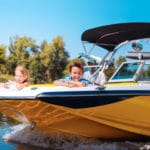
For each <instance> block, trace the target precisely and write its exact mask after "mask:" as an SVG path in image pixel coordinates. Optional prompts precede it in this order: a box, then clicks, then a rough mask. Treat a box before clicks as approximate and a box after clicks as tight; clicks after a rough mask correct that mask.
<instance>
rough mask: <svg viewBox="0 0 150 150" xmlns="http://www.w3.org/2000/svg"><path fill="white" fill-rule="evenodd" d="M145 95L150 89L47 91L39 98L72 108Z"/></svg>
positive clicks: (149, 93) (148, 93) (38, 97)
mask: <svg viewBox="0 0 150 150" xmlns="http://www.w3.org/2000/svg"><path fill="white" fill-rule="evenodd" d="M143 95H145V96H148V95H150V90H144V91H143V90H110V91H105V90H102V91H70V92H68V91H67V92H45V93H42V94H39V95H38V96H37V99H40V100H42V101H44V102H47V103H51V104H56V105H61V106H65V107H70V108H88V107H94V106H100V105H106V104H110V103H114V102H118V101H122V100H127V99H128V98H131V97H135V96H143Z"/></svg>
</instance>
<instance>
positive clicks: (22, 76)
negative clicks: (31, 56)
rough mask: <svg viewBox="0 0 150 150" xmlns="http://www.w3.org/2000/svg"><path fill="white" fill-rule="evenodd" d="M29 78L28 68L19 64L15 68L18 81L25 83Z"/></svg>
mask: <svg viewBox="0 0 150 150" xmlns="http://www.w3.org/2000/svg"><path fill="white" fill-rule="evenodd" d="M27 80H28V70H27V69H26V68H24V67H21V66H18V67H17V68H16V70H15V81H16V83H20V84H21V83H24V82H25V81H27Z"/></svg>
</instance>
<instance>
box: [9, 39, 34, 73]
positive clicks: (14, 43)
mask: <svg viewBox="0 0 150 150" xmlns="http://www.w3.org/2000/svg"><path fill="white" fill-rule="evenodd" d="M8 50H9V53H10V54H9V56H8V62H7V64H8V67H9V68H10V70H9V73H11V74H13V72H14V69H15V67H16V66H17V65H23V66H25V67H27V66H28V65H29V57H30V55H32V53H35V52H36V45H35V41H34V40H32V39H31V38H28V37H18V36H16V37H15V38H14V39H12V38H10V45H9V47H8Z"/></svg>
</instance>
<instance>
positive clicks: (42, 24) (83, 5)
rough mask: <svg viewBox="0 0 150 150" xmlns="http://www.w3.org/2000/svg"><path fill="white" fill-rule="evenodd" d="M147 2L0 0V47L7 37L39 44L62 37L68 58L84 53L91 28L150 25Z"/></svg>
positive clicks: (148, 4) (140, 0) (114, 0)
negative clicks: (84, 39)
mask: <svg viewBox="0 0 150 150" xmlns="http://www.w3.org/2000/svg"><path fill="white" fill-rule="evenodd" d="M149 7H150V1H149V0H0V45H1V44H2V45H5V46H8V44H9V40H10V37H15V36H16V35H18V36H20V37H22V36H26V37H31V38H32V39H34V40H36V41H37V44H41V43H42V41H43V40H46V41H47V42H48V43H51V42H52V40H53V39H54V38H55V37H57V36H62V38H63V41H64V43H65V49H66V50H67V51H68V52H69V55H70V58H76V57H78V55H79V53H80V52H82V51H83V46H82V42H81V35H82V33H83V32H84V31H85V30H87V29H90V28H94V27H98V26H103V25H108V24H115V23H123V22H150V8H149Z"/></svg>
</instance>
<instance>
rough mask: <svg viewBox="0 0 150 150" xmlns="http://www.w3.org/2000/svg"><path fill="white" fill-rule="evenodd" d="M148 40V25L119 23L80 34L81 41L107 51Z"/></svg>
mask: <svg viewBox="0 0 150 150" xmlns="http://www.w3.org/2000/svg"><path fill="white" fill-rule="evenodd" d="M143 38H150V22H149V23H121V24H112V25H106V26H101V27H96V28H92V29H89V30H86V31H85V32H83V33H82V36H81V40H82V41H86V42H89V43H94V44H96V45H98V46H100V47H102V48H105V49H107V50H108V51H113V50H114V48H115V47H116V46H117V45H119V44H121V43H123V42H125V41H131V40H136V39H143Z"/></svg>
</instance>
